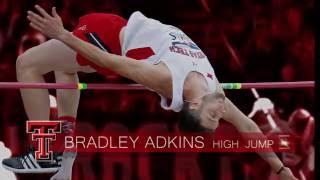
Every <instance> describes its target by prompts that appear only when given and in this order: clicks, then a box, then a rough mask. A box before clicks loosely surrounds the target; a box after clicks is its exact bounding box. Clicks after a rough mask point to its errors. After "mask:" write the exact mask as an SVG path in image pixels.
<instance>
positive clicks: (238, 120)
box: [223, 98, 297, 180]
mask: <svg viewBox="0 0 320 180" xmlns="http://www.w3.org/2000/svg"><path fill="white" fill-rule="evenodd" d="M225 104H226V105H225V109H226V112H225V114H224V116H223V119H224V120H226V121H228V122H230V123H231V124H233V125H234V126H235V127H236V128H237V129H238V131H239V132H241V133H261V138H266V137H265V136H264V135H263V133H262V132H261V130H260V129H259V127H258V125H257V124H256V123H255V122H254V121H253V120H251V119H250V118H248V117H247V116H246V115H245V114H243V113H242V112H241V111H240V110H239V109H238V108H237V107H236V106H235V105H234V104H233V103H232V102H231V101H230V100H229V99H228V98H226V100H225ZM258 154H259V155H260V156H261V157H262V158H263V159H264V160H265V161H267V162H268V163H269V164H270V166H271V167H272V169H273V170H274V171H275V172H276V171H278V170H279V169H280V168H281V167H284V165H283V163H282V162H281V161H280V159H279V158H278V157H277V156H276V154H275V153H274V152H270V153H258ZM280 178H281V180H287V179H288V180H289V179H290V180H297V179H296V178H295V177H294V176H293V174H292V172H291V170H290V169H289V168H286V167H285V168H284V169H283V170H282V172H281V173H280Z"/></svg>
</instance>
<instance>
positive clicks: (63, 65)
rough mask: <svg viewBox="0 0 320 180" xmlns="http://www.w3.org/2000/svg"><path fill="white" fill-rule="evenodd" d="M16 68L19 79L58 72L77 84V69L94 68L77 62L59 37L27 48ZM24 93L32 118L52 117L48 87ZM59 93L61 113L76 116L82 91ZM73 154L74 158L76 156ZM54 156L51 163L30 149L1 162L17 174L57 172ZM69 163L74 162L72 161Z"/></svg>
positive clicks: (60, 79)
mask: <svg viewBox="0 0 320 180" xmlns="http://www.w3.org/2000/svg"><path fill="white" fill-rule="evenodd" d="M16 67H17V79H18V81H19V82H44V78H43V75H44V74H46V73H48V72H50V71H55V72H56V73H55V75H56V78H57V81H58V82H67V83H76V82H78V77H77V75H76V73H77V72H78V71H83V72H92V71H93V70H92V68H90V67H84V66H79V65H78V63H77V61H76V53H75V52H74V51H73V50H71V49H70V48H69V47H67V46H66V45H64V44H63V43H61V42H59V41H57V40H50V41H47V42H45V43H43V44H41V45H39V46H36V47H34V48H31V49H30V50H28V51H26V52H25V53H24V54H22V55H21V56H19V57H18V60H17V63H16ZM21 95H22V100H23V104H24V107H25V110H26V113H27V115H28V118H29V119H30V120H48V119H49V96H48V95H49V94H48V90H46V89H21ZM57 95H58V102H57V103H58V109H59V110H58V114H59V116H70V117H74V119H75V117H76V114H77V108H78V103H79V96H80V94H79V91H77V90H58V92H57ZM55 157H57V158H55ZM71 157H72V158H73V159H74V156H71ZM54 159H55V160H56V161H53V162H52V163H51V162H50V163H48V162H37V161H35V158H34V153H32V152H29V153H28V154H27V155H25V156H21V157H20V156H19V157H12V158H8V159H5V160H3V161H2V165H3V167H5V168H6V169H8V170H11V171H13V172H16V173H48V172H56V171H57V169H58V167H60V165H59V159H60V158H59V156H54ZM60 160H61V159H60ZM30 162H32V163H30ZM70 162H73V160H72V161H70ZM62 164H63V162H62ZM71 166H72V164H71ZM69 169H71V167H70V168H69ZM70 174H71V173H70Z"/></svg>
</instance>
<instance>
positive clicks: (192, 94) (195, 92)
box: [183, 72, 210, 101]
mask: <svg viewBox="0 0 320 180" xmlns="http://www.w3.org/2000/svg"><path fill="white" fill-rule="evenodd" d="M207 94H210V90H209V87H208V84H207V82H206V80H205V78H204V77H203V75H201V74H200V73H197V72H191V73H189V75H188V76H187V78H186V80H185V82H184V87H183V97H184V100H185V101H192V100H194V99H197V98H201V97H203V96H205V95H207Z"/></svg>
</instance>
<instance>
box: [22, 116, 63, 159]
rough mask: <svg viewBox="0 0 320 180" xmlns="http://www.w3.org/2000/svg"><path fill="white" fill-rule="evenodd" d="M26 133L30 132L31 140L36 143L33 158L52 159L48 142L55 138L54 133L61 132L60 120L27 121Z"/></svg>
mask: <svg viewBox="0 0 320 180" xmlns="http://www.w3.org/2000/svg"><path fill="white" fill-rule="evenodd" d="M27 133H30V134H31V139H32V141H37V143H38V148H37V150H36V151H35V159H36V160H38V161H50V160H52V159H53V158H52V157H53V152H52V150H50V144H51V142H52V141H55V140H56V134H58V133H61V121H27Z"/></svg>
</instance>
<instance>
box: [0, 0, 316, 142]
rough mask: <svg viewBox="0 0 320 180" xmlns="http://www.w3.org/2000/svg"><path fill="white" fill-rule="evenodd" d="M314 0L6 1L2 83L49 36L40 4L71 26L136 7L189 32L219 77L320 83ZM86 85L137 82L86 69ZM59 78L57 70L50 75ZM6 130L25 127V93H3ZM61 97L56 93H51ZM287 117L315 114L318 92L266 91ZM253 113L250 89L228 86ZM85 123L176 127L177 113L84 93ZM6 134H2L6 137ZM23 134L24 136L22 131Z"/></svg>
mask: <svg viewBox="0 0 320 180" xmlns="http://www.w3.org/2000/svg"><path fill="white" fill-rule="evenodd" d="M313 3H314V2H313V0H304V1H301V0H239V1H232V0H162V1H148V0H139V1H137V0H123V1H117V0H92V1H79V0H55V1H46V0H28V1H21V0H10V1H9V0H1V1H0V72H1V73H0V81H16V75H15V61H16V58H17V56H18V55H19V54H21V53H23V52H24V51H25V50H27V49H28V48H30V47H33V46H35V45H38V44H40V43H42V42H44V41H46V40H47V38H46V37H44V36H43V35H42V34H40V33H38V32H36V31H34V30H32V29H31V28H30V27H29V26H28V22H27V20H26V11H27V10H29V9H33V6H34V5H35V4H40V5H42V6H44V7H45V8H47V9H49V8H50V7H52V6H56V7H57V9H58V12H59V14H60V15H61V17H62V19H63V21H64V24H65V27H66V28H67V29H69V30H72V28H73V27H75V26H76V25H77V21H78V18H79V17H80V16H82V15H84V14H87V13H90V12H106V13H115V14H118V15H121V16H123V17H125V18H128V17H129V16H130V14H131V13H132V12H134V11H137V10H139V11H141V12H143V13H144V14H146V15H147V16H149V17H152V18H155V19H158V20H160V21H162V22H163V23H166V24H172V25H175V26H177V27H179V28H180V29H182V30H183V31H184V32H185V33H186V34H187V35H189V36H190V37H191V39H193V40H194V41H195V42H196V43H197V44H198V45H199V47H201V48H202V49H203V51H204V52H205V53H206V55H207V56H208V58H209V59H210V61H211V63H212V65H213V67H214V69H215V71H216V75H217V77H218V79H219V80H220V82H262V81H306V80H314V70H315V68H314V34H313V27H312V21H313V19H312V18H313ZM79 76H80V81H81V82H87V83H109V82H110V83H132V82H131V81H129V80H127V79H124V78H121V77H119V76H117V75H112V76H111V75H110V76H108V77H103V76H101V75H98V74H79ZM46 79H47V80H48V82H54V79H53V76H52V74H50V73H49V74H48V75H47V76H46ZM0 91H1V93H0V110H1V116H0V119H1V121H0V127H7V126H17V125H18V126H20V127H21V130H22V129H23V127H24V122H25V120H26V119H27V118H26V115H25V113H24V110H23V107H22V101H21V98H20V94H19V91H18V90H0ZM50 93H51V94H53V95H54V93H55V92H54V91H50ZM259 93H260V95H261V96H264V97H268V98H270V99H271V101H272V102H273V103H274V104H275V111H276V113H277V114H278V116H279V118H280V119H284V120H285V121H287V120H288V119H289V116H290V114H291V113H292V112H293V111H295V110H296V109H297V108H304V109H306V110H308V111H309V112H311V114H313V103H314V94H313V93H314V92H313V89H294V90H261V91H259ZM227 95H228V96H230V99H232V100H233V101H234V102H235V104H237V105H238V106H239V107H240V109H241V110H243V111H244V112H246V113H249V112H250V111H251V108H252V105H253V103H254V101H255V98H254V96H253V95H252V93H251V92H250V91H230V92H229V91H228V92H227ZM78 114H79V116H78V119H79V121H83V122H91V123H92V124H95V126H96V127H97V128H99V127H100V125H104V124H105V123H106V122H110V121H117V122H120V123H122V124H124V125H126V126H127V127H128V128H129V129H135V128H137V127H138V126H139V125H141V124H143V123H144V122H150V119H151V121H153V122H159V121H161V122H165V123H168V124H170V125H173V124H174V123H175V122H176V119H177V117H178V115H176V114H174V113H171V112H166V111H164V110H162V109H161V108H160V106H159V98H158V97H157V96H156V95H155V94H153V93H150V92H142V91H139V92H138V91H137V92H136V91H83V92H82V97H81V101H80V107H79V113H78ZM5 133H6V132H2V134H1V136H0V137H1V139H3V137H4V134H5ZM21 136H23V135H21Z"/></svg>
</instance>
